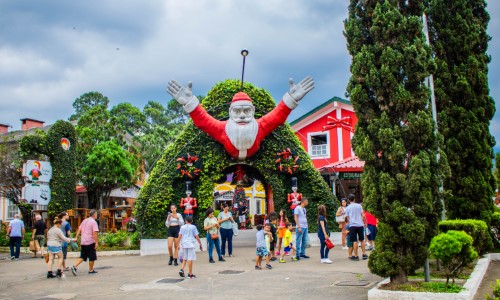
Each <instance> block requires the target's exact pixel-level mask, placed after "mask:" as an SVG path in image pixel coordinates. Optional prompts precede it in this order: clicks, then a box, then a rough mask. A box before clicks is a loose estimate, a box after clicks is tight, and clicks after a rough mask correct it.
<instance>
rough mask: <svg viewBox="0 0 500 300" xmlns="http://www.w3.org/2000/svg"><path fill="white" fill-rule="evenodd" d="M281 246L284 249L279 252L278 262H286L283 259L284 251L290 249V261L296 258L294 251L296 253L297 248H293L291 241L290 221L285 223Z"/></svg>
mask: <svg viewBox="0 0 500 300" xmlns="http://www.w3.org/2000/svg"><path fill="white" fill-rule="evenodd" d="M283 246H284V247H285V249H284V251H283V252H282V253H281V257H280V260H279V262H280V263H284V262H286V261H285V259H284V257H285V253H287V252H290V250H293V252H292V261H297V260H298V259H297V258H296V257H295V253H296V251H297V249H296V248H295V246H294V245H293V243H292V223H290V222H287V223H286V232H285V236H284V237H283Z"/></svg>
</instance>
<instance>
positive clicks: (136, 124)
mask: <svg viewBox="0 0 500 300" xmlns="http://www.w3.org/2000/svg"><path fill="white" fill-rule="evenodd" d="M110 116H111V124H112V126H113V127H114V128H115V129H117V130H121V131H123V132H130V133H132V134H138V133H142V132H144V131H145V129H146V125H147V124H146V116H145V115H144V114H143V113H142V112H141V110H140V109H138V108H137V107H135V106H133V105H132V104H130V103H127V102H123V103H119V104H118V105H116V106H115V107H113V108H112V109H111V111H110Z"/></svg>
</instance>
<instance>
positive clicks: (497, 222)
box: [491, 212, 500, 249]
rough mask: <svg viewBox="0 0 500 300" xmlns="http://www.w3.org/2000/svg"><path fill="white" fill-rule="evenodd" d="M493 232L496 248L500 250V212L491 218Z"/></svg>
mask: <svg viewBox="0 0 500 300" xmlns="http://www.w3.org/2000/svg"><path fill="white" fill-rule="evenodd" d="M491 232H492V235H493V241H494V244H495V245H494V246H495V248H497V249H498V248H500V212H495V213H493V215H492V216H491Z"/></svg>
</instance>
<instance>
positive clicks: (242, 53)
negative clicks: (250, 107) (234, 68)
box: [240, 49, 248, 91]
mask: <svg viewBox="0 0 500 300" xmlns="http://www.w3.org/2000/svg"><path fill="white" fill-rule="evenodd" d="M241 56H243V68H242V70H241V87H240V90H241V91H243V82H244V81H243V79H244V77H245V59H246V57H247V56H248V50H247V49H243V50H241Z"/></svg>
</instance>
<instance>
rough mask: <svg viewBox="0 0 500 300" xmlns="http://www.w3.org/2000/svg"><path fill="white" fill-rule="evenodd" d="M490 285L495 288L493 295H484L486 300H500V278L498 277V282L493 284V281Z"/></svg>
mask: <svg viewBox="0 0 500 300" xmlns="http://www.w3.org/2000/svg"><path fill="white" fill-rule="evenodd" d="M490 287H491V288H492V289H493V297H495V298H493V297H491V296H490V295H488V294H485V295H484V297H485V298H486V300H500V279H497V284H496V285H495V286H493V283H491V284H490Z"/></svg>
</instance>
